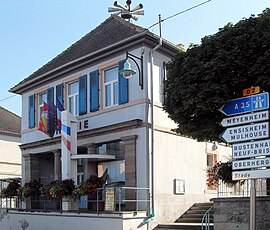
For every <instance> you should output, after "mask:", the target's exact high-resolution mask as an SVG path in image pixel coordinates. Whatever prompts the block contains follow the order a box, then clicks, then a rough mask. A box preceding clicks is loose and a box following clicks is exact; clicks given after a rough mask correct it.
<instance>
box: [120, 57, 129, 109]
mask: <svg viewBox="0 0 270 230" xmlns="http://www.w3.org/2000/svg"><path fill="white" fill-rule="evenodd" d="M124 63H125V60H122V61H120V62H119V64H118V72H119V70H122V69H123V68H124ZM118 85H119V104H124V103H127V102H128V79H126V78H124V77H123V76H122V75H121V74H119V73H118Z"/></svg>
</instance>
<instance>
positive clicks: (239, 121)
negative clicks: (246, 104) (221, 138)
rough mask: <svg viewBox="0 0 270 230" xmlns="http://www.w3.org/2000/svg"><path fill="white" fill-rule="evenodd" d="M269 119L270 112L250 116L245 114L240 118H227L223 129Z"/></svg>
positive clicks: (223, 121)
mask: <svg viewBox="0 0 270 230" xmlns="http://www.w3.org/2000/svg"><path fill="white" fill-rule="evenodd" d="M268 119H269V112H268V111H263V112H255V113H250V114H244V115H240V116H234V117H227V118H224V119H223V120H222V121H221V123H220V124H221V126H222V127H229V126H236V125H243V124H247V123H253V122H258V121H266V120H268Z"/></svg>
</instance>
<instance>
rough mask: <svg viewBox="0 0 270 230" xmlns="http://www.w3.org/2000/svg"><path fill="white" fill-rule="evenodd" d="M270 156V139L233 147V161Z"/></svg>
mask: <svg viewBox="0 0 270 230" xmlns="http://www.w3.org/2000/svg"><path fill="white" fill-rule="evenodd" d="M269 155H270V139H266V140H262V141H252V142H244V143H239V144H233V145H232V157H233V159H243V158H250V157H262V156H269Z"/></svg>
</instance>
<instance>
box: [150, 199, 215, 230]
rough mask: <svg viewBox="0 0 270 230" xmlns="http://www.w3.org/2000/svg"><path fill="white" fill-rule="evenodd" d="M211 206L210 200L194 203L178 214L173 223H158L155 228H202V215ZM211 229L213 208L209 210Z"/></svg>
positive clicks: (199, 229) (186, 229) (194, 229)
mask: <svg viewBox="0 0 270 230" xmlns="http://www.w3.org/2000/svg"><path fill="white" fill-rule="evenodd" d="M212 206H213V203H212V202H208V203H195V204H193V205H192V206H191V207H190V208H189V209H188V210H187V211H186V212H185V213H184V214H183V215H182V216H180V217H179V218H178V219H177V220H176V221H175V222H174V223H168V224H159V225H158V226H157V227H156V228H155V230H162V229H167V230H171V229H182V230H191V229H192V230H202V229H207V228H206V227H205V228H202V218H203V215H204V214H205V213H206V212H207V211H208V210H209V209H210V208H211V207H212ZM208 229H209V230H213V229H214V227H213V210H211V211H210V227H209V228H208Z"/></svg>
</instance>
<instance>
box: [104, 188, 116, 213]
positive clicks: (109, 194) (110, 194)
mask: <svg viewBox="0 0 270 230" xmlns="http://www.w3.org/2000/svg"><path fill="white" fill-rule="evenodd" d="M114 210H115V190H114V188H106V194H105V211H114Z"/></svg>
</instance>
